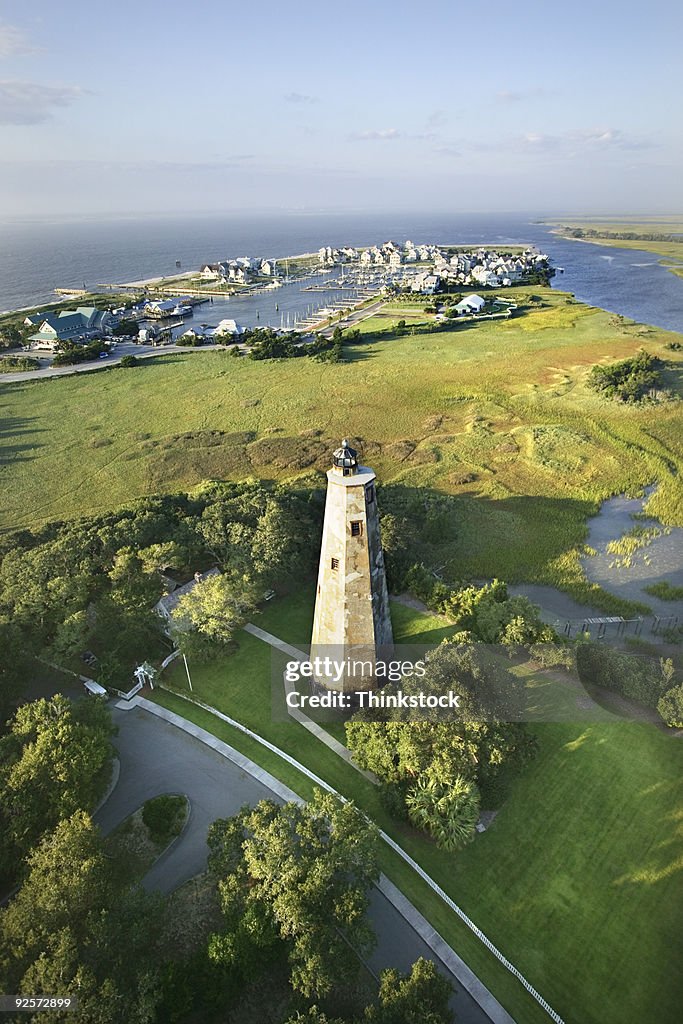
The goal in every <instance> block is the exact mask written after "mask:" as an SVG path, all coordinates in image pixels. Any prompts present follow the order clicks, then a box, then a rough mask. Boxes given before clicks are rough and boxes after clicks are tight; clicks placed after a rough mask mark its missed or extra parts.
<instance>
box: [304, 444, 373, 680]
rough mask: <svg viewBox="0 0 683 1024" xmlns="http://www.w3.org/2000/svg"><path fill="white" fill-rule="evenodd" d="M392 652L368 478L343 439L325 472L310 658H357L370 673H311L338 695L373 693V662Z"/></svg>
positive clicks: (367, 470) (371, 491)
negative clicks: (323, 517) (320, 542)
mask: <svg viewBox="0 0 683 1024" xmlns="http://www.w3.org/2000/svg"><path fill="white" fill-rule="evenodd" d="M392 649H393V636H392V632H391V619H390V617H389V594H388V592H387V581H386V575H385V571H384V555H383V553H382V542H381V538H380V529H379V515H378V512H377V499H376V496H375V474H374V473H373V471H372V470H371V469H369V468H368V467H367V466H360V465H359V464H358V458H357V453H356V452H355V451H354V449H353V448H351V447H350V446H349V442H348V441H346V440H344V441H342V446H341V448H339V449H337V451H335V452H334V455H333V459H332V468H331V469H329V470H328V472H327V499H326V503H325V520H324V524H323V539H322V548H321V551H320V568H319V570H318V589H317V594H316V602H315V616H314V619H313V635H312V638H311V657H312V658H314V657H318V658H320V659H322V658H325V657H329V658H331V659H335V660H337V661H339V660H340V659H344V660H352V661H354V662H356V664H357V663H358V662H359V661H362V662H363V663H364V664H365V665H366V666H367V665H368V663H371V668H370V669H369V670H367V668H366V670H365V671H363V672H362V675H361V676H359V675H358V674H357V673H355V674H351V673H349V672H344V674H343V676H342V677H341V678H335V676H338V675H339V671H338V669H337V670H336V671H335V672H334V673H332V672H325V673H318V674H317V675H316V679H317V682H318V683H320V684H321V685H323V686H326V687H328V688H330V689H335V690H342V691H344V692H351V691H357V690H367V689H372V688H373V687H374V686H375V685H376V683H375V674H374V667H375V663H376V661H377V659H378V658H383V659H387V658H389V657H391V651H392Z"/></svg>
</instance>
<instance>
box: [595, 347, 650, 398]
mask: <svg viewBox="0 0 683 1024" xmlns="http://www.w3.org/2000/svg"><path fill="white" fill-rule="evenodd" d="M661 365H662V362H661V360H660V359H658V358H657V357H656V356H653V355H650V353H649V352H645V350H644V349H641V350H640V352H638V354H637V355H635V356H633V358H632V359H622V360H621V361H620V362H618V363H612V365H611V366H603V365H601V364H597V365H596V366H594V367H593V368H592V370H591V372H590V374H589V375H588V387H589V388H592V390H593V391H597V392H598V394H600V395H602V396H603V397H604V398H617V399H620V400H621V401H622V402H641V401H642V400H643V399H644V398H646V397H647V395H648V393H649V392H650V391H651V390H652V389H656V388H658V387H659V385H660V383H661V374H660V367H661Z"/></svg>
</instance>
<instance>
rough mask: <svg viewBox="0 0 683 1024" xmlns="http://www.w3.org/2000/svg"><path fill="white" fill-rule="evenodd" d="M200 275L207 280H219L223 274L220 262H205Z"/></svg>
mask: <svg viewBox="0 0 683 1024" xmlns="http://www.w3.org/2000/svg"><path fill="white" fill-rule="evenodd" d="M199 276H200V277H201V278H203V279H204V280H205V281H218V280H220V278H221V277H222V276H223V274H222V271H221V265H220V263H205V264H204V266H203V267H202V269H201V270H200V271H199Z"/></svg>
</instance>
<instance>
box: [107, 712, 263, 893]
mask: <svg viewBox="0 0 683 1024" xmlns="http://www.w3.org/2000/svg"><path fill="white" fill-rule="evenodd" d="M112 712H113V718H114V722H115V723H116V725H118V727H119V735H118V736H117V737H116V740H115V743H116V746H117V748H118V751H119V759H120V762H121V774H120V776H119V781H118V784H117V786H116V788H115V789H114V792H113V793H112V795H111V796H110V797H109V799H108V800H107V802H106V803H105V804H104V806H103V807H102V808H100V810H99V811H98V813H97V814H96V815H95V820H96V821H97V822H98V824H99V825H100V826H101V827H102V829H103V830H104V831H105V832H109V831H111V830H112V829H113V828H115V827H116V825H118V824H119V823H120V822H121V821H123V819H124V818H126V817H127V816H128V815H129V814H131V813H132V812H133V811H135V810H136V809H137V808H138V807H139V806H140V804H142V803H144V802H145V800H149V799H150V798H151V797H153V796H159V794H161V793H184V794H185V795H186V796H187V797H188V799H189V801H190V820H189V821H188V824H187V826H186V828H185V832H184V833H183V836H182V838H181V840H180V841H179V842H177V843H176V844H175V845H174V846H173V848H172V849H171V850H170V851H169V852H168V853H167V854H166V855H164V856H163V857H162V858H161V859H160V860H159V861H157V862H156V864H155V865H154V866H153V867H152V869H151V871H150V872H149V873H148V874H147V875H146V877H145V880H144V886H145V888H147V889H160V890H161V891H162V892H171V891H172V890H173V889H175V888H176V887H177V886H179V885H181V884H182V883H183V882H185V881H187V879H188V878H192V876H193V875H196V874H198V873H199V872H201V871H203V870H204V868H205V867H206V858H207V854H208V847H207V845H206V834H207V831H208V828H209V825H210V824H211V822H212V821H215V820H216V818H226V817H230V816H231V815H233V814H235V813H236V812H237V811H239V809H240V807H242V806H243V805H244V804H246V803H249V804H254V803H257V802H258V801H259V800H264V799H266V798H268V797H271V796H272V794H271V793H270V791H269V790H268V789H266V787H265V786H262V785H261V784H260V783H259V782H257V781H256V780H255V779H253V778H252V777H251V776H250V775H247V774H246V773H245V772H243V771H242V770H241V769H239V768H238V767H237V766H236V765H234V764H232V763H231V762H230V761H227V760H226V759H225V758H224V757H221V756H220V755H219V754H217V753H216V752H215V751H213V750H211V749H210V748H209V747H206V746H205V745H204V744H203V743H200V742H199V740H197V739H195V738H194V737H193V736H188V735H187V734H186V733H184V732H181V731H180V730H179V729H176V728H175V727H174V726H172V725H169V724H168V723H167V722H164V721H162V720H161V719H159V718H155V717H154V716H153V715H150V714H149V713H148V712H147V711H143V710H142V709H141V708H131V709H130V710H127V711H122V710H120V709H119V708H116V707H112Z"/></svg>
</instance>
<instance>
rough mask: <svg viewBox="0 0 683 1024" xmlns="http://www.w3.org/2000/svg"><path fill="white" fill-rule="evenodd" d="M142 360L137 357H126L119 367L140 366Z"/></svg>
mask: <svg viewBox="0 0 683 1024" xmlns="http://www.w3.org/2000/svg"><path fill="white" fill-rule="evenodd" d="M139 364H140V360H139V359H138V357H137V356H124V357H123V358H122V360H121V362H120V363H119V366H139Z"/></svg>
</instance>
